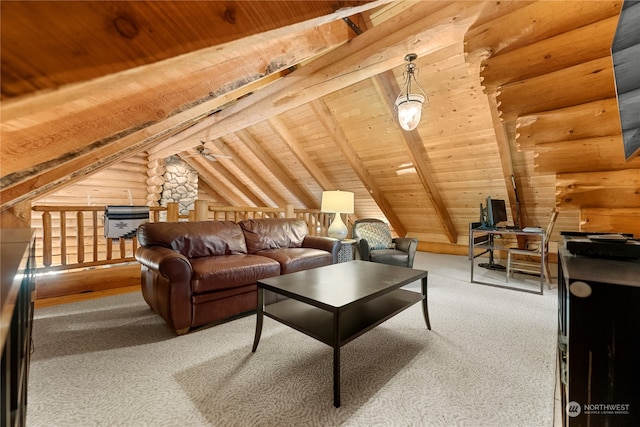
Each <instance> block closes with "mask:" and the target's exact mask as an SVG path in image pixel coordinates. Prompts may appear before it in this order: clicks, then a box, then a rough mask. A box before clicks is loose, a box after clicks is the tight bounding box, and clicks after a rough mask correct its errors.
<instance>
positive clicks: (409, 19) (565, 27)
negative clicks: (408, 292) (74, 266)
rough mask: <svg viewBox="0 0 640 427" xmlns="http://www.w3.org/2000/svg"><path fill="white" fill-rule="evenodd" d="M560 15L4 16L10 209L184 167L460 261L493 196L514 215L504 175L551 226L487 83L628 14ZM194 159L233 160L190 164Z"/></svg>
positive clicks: (243, 5) (141, 4)
mask: <svg viewBox="0 0 640 427" xmlns="http://www.w3.org/2000/svg"><path fill="white" fill-rule="evenodd" d="M554 3H555V4H554ZM560 3H564V4H559V2H545V1H537V2H536V1H517V2H515V1H514V2H509V1H507V2H495V1H466V2H465V1H402V0H400V1H398V0H397V1H392V0H377V1H178V2H173V1H149V2H147V1H131V2H120V1H100V2H88V1H87V2H84V1H74V2H60V1H50V2H47V1H44V2H29V1H3V2H1V3H0V7H1V8H2V10H1V12H2V15H1V17H2V27H1V31H2V34H1V40H0V41H1V43H2V45H1V49H2V50H1V59H2V79H1V87H2V143H1V150H2V151H1V152H2V159H1V164H0V166H1V173H2V190H1V193H0V197H1V206H2V209H3V210H5V209H11V208H12V207H13V206H15V205H17V204H19V203H23V202H28V201H30V200H34V199H37V198H39V197H43V196H45V195H47V194H50V193H52V192H55V191H56V190H58V189H60V188H64V187H66V186H69V185H71V184H73V183H75V182H78V181H79V180H82V179H83V178H86V177H87V176H88V175H90V174H92V173H95V172H98V171H100V170H103V169H105V168H109V167H110V166H112V165H114V164H117V163H118V162H121V161H122V160H123V159H126V158H129V157H131V156H136V155H140V154H141V153H142V154H144V155H145V156H147V158H148V159H149V161H150V162H152V161H154V160H157V159H163V158H166V157H167V156H169V155H173V154H179V155H181V156H182V157H183V158H184V159H185V160H186V161H188V162H189V163H191V164H192V165H193V166H194V167H195V168H196V169H198V170H199V171H201V175H204V176H205V179H206V181H207V184H208V185H209V186H210V187H211V188H218V189H219V190H220V191H217V193H218V194H217V195H216V196H217V197H218V199H219V200H218V202H219V203H220V204H224V205H240V204H242V205H248V206H254V205H255V206H260V205H262V206H281V205H282V204H293V205H294V206H295V207H297V208H309V209H315V208H319V206H320V199H321V194H322V191H323V190H331V189H340V190H347V191H353V192H354V193H355V195H356V212H355V213H354V217H361V218H362V217H378V218H386V219H387V220H388V221H389V222H390V224H391V225H392V227H393V229H394V230H395V232H396V233H397V234H398V235H411V236H415V237H418V238H420V239H421V241H426V242H433V243H436V244H439V243H441V244H456V243H457V244H459V245H465V244H466V240H465V239H466V231H467V227H468V223H469V222H470V221H475V220H477V217H478V206H479V203H480V202H482V201H483V200H484V198H486V196H488V195H491V196H492V197H494V198H504V199H507V200H508V201H509V204H510V208H511V210H512V214H514V216H515V210H514V209H515V208H516V203H515V201H516V198H515V192H514V190H513V187H512V179H511V176H512V175H514V174H515V176H516V179H517V181H518V182H519V184H521V185H522V187H523V188H522V189H521V190H520V191H521V192H522V193H521V194H522V195H521V197H520V200H519V202H520V204H519V207H520V209H521V211H522V213H521V215H522V216H521V218H524V220H525V222H526V223H529V224H538V223H544V221H545V220H546V214H547V213H548V212H549V210H550V209H551V208H552V207H553V206H555V204H556V200H555V193H556V180H555V173H553V171H550V172H548V173H546V174H536V173H535V172H534V166H535V161H534V153H533V152H527V153H518V151H517V147H516V144H515V138H516V136H515V131H514V127H510V126H508V125H507V124H505V123H501V121H500V120H501V119H500V114H501V113H500V111H499V109H498V107H497V106H496V103H495V99H493V98H492V97H491V96H490V94H488V93H487V92H486V87H485V83H484V82H483V79H482V77H481V72H482V70H483V68H484V64H485V61H486V60H487V58H489V57H491V55H492V54H495V52H499V51H501V50H502V51H505V50H506V51H508V50H509V49H510V47H511V48H516V47H519V46H518V45H519V44H520V45H523V44H526V42H528V43H533V42H538V41H540V40H543V39H546V38H549V37H552V36H553V35H554V34H561V33H564V32H567V31H572V30H575V29H576V28H579V27H581V26H584V25H590V24H593V23H594V22H598V21H599V20H602V19H607V18H612V17H615V16H616V14H617V13H619V10H620V4H621V2H620V1H613V2H604V1H603V2H590V1H582V2H560ZM563 8H564V9H563ZM569 9H571V11H572V13H571V14H570V15H572V17H571V18H560V19H559V20H555V21H553V24H554V25H556V27H555V28H552V27H551V26H549V25H548V24H547V22H550V21H548V20H545V21H544V25H546V27H542V26H541V24H539V23H537V20H538V21H540V20H542V19H546V18H549V17H555V16H558V15H562V16H564V15H568V13H565V12H567V11H568V10H569ZM536 14H539V16H536ZM514 16H515V17H522V18H523V19H528V20H529V21H528V25H529V27H528V28H525V26H524V25H523V27H522V31H521V30H518V29H517V28H509V25H507V24H505V22H508V20H509V19H511V18H512V17H514ZM554 19H555V18H554ZM504 28H509V29H508V30H504ZM539 28H540V31H546V33H545V32H540V33H536V30H538V29H539ZM525 30H526V31H525ZM532 33H533V34H534V35H533V36H532V35H531V34H532ZM501 36H504V39H501ZM604 37H611V38H612V37H613V34H606V35H605V36H604ZM470 45H471V46H473V49H469V48H466V47H465V46H470ZM409 52H415V53H417V54H418V59H417V61H416V63H417V66H418V69H419V74H418V76H417V77H418V81H419V82H420V85H421V86H422V87H423V88H424V89H425V91H426V93H427V95H428V97H429V101H430V104H429V106H428V107H426V108H425V109H424V111H423V119H422V121H421V124H420V126H419V128H418V129H417V130H416V131H414V132H404V131H401V130H400V128H399V127H398V125H397V121H396V118H395V112H394V111H393V101H394V99H395V97H396V96H397V94H398V91H399V87H400V85H401V84H402V80H403V71H404V56H405V55H406V54H407V53H409ZM498 80H499V79H498ZM498 105H499V103H498ZM516 117H517V116H516ZM509 120H510V121H511V122H513V123H515V122H514V120H515V119H514V118H510V119H509ZM200 144H204V145H205V146H206V147H207V148H208V149H209V150H210V151H211V152H213V153H217V154H224V155H227V156H230V158H226V157H220V158H219V159H218V161H217V162H209V161H206V160H203V159H201V158H198V156H192V155H190V154H193V153H194V149H195V147H197V146H198V145H200ZM514 162H515V163H514ZM225 194H227V195H228V196H226V197H225ZM510 216H511V215H510ZM567 221H569V220H567ZM570 221H573V222H568V223H567V224H568V228H571V227H573V228H575V226H577V223H575V222H576V221H577V217H576V216H575V215H573V217H572V219H571V220H570Z"/></svg>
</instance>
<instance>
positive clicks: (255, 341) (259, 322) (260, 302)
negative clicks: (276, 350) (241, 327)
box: [251, 286, 264, 353]
mask: <svg viewBox="0 0 640 427" xmlns="http://www.w3.org/2000/svg"><path fill="white" fill-rule="evenodd" d="M262 319H264V288H261V287H260V286H258V309H257V311H256V336H255V338H254V339H253V348H252V349H251V352H253V353H255V352H256V349H257V348H258V343H259V342H260V335H261V334H262Z"/></svg>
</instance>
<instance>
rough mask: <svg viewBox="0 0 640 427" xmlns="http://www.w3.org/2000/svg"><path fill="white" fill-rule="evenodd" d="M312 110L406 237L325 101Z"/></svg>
mask: <svg viewBox="0 0 640 427" xmlns="http://www.w3.org/2000/svg"><path fill="white" fill-rule="evenodd" d="M311 108H312V109H313V112H314V113H315V114H316V117H317V118H318V120H319V121H320V123H322V126H324V128H325V130H326V131H327V133H328V134H329V136H330V137H331V139H332V140H333V141H334V142H335V144H336V145H337V146H338V148H339V149H340V151H342V154H343V155H344V157H345V159H346V160H347V162H348V163H349V165H350V166H351V169H353V171H354V172H355V173H356V175H358V178H360V181H362V185H364V186H365V188H366V189H367V191H368V192H369V194H371V197H372V198H373V200H374V201H375V202H376V203H377V204H378V207H379V208H380V210H381V211H382V213H383V214H384V216H385V217H387V219H388V220H389V223H390V224H391V227H393V229H394V230H395V232H396V233H397V234H398V236H400V237H404V236H405V235H406V234H407V230H406V229H405V227H404V226H403V225H402V223H401V222H400V219H399V218H398V216H397V215H396V213H395V212H394V210H393V208H392V207H391V204H390V203H389V201H388V200H387V198H386V197H385V196H384V193H383V192H382V191H381V190H380V189H379V188H378V186H377V185H376V183H375V181H374V179H373V177H372V176H371V175H369V172H367V169H366V168H365V166H364V165H363V164H362V160H360V157H359V156H358V154H357V153H356V152H355V150H354V149H353V148H352V147H351V144H349V141H348V140H347V136H346V135H345V134H344V132H343V131H342V128H341V127H340V125H339V124H338V122H337V121H336V119H335V117H334V116H333V114H331V111H330V110H329V107H327V104H325V103H324V101H321V100H315V101H313V102H311Z"/></svg>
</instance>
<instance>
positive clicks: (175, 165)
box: [160, 156, 198, 215]
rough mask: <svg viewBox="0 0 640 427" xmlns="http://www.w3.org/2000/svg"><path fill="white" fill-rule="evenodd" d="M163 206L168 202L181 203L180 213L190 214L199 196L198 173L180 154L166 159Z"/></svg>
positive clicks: (161, 202)
mask: <svg viewBox="0 0 640 427" xmlns="http://www.w3.org/2000/svg"><path fill="white" fill-rule="evenodd" d="M164 167H165V173H164V185H163V191H162V199H161V201H160V204H161V206H166V203H167V202H176V203H178V204H179V212H180V215H188V214H189V211H191V210H193V209H194V202H195V201H196V199H197V198H198V173H197V172H196V171H195V170H194V169H193V168H192V167H191V166H189V165H188V164H187V163H186V162H184V161H183V160H181V159H180V158H179V157H178V156H171V157H167V158H166V159H165V166H164Z"/></svg>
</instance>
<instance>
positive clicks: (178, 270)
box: [136, 246, 193, 283]
mask: <svg viewBox="0 0 640 427" xmlns="http://www.w3.org/2000/svg"><path fill="white" fill-rule="evenodd" d="M136 260H137V261H138V262H139V263H140V264H142V265H144V266H145V267H148V268H149V269H150V270H153V271H157V272H158V274H160V275H162V276H164V277H166V278H168V279H172V280H182V281H185V280H186V281H187V283H189V282H190V281H191V276H192V274H193V270H192V269H191V262H190V261H189V259H188V258H187V257H185V256H184V255H182V254H180V253H178V252H176V251H174V250H172V249H169V248H165V247H162V246H150V247H144V246H141V247H139V248H138V249H137V250H136Z"/></svg>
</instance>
